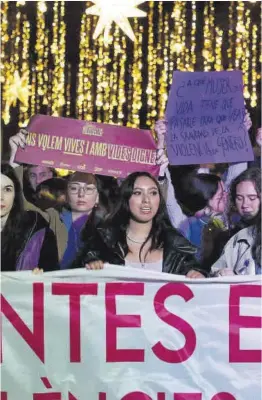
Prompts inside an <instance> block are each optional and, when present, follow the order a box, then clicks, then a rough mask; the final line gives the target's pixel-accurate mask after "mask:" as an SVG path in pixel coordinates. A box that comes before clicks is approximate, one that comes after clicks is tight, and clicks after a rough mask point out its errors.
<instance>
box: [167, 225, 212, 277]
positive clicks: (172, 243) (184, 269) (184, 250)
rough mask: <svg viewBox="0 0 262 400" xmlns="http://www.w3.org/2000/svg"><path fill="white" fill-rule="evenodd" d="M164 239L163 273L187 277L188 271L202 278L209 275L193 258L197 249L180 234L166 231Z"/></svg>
mask: <svg viewBox="0 0 262 400" xmlns="http://www.w3.org/2000/svg"><path fill="white" fill-rule="evenodd" d="M165 238H166V239H165V245H164V264H165V267H164V272H169V273H173V274H178V275H187V273H188V272H189V271H191V270H194V271H198V272H200V273H201V274H203V275H204V276H208V275H209V270H208V268H205V266H204V265H201V264H200V263H199V262H198V261H197V259H196V258H195V255H196V253H197V248H196V247H195V246H193V245H192V243H190V242H189V241H188V240H187V239H186V238H185V237H184V236H183V235H182V234H181V233H180V232H178V231H176V230H174V229H171V230H170V229H168V230H167V231H166V233H165Z"/></svg>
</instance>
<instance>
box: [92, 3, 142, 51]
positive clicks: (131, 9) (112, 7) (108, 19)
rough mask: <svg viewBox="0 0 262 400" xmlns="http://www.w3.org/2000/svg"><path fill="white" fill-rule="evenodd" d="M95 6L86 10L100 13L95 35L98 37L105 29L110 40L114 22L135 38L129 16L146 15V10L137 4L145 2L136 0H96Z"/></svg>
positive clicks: (106, 36) (107, 38) (105, 35)
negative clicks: (140, 8) (139, 7)
mask: <svg viewBox="0 0 262 400" xmlns="http://www.w3.org/2000/svg"><path fill="white" fill-rule="evenodd" d="M93 3H94V4H95V5H94V6H92V7H90V8H88V9H87V10H86V14H87V15H98V16H99V20H98V23H97V26H96V29H95V32H94V35H93V38H94V39H96V38H97V37H98V36H99V35H100V34H101V33H102V31H103V30H105V31H104V40H105V42H106V43H108V41H109V31H110V28H111V25H112V23H113V22H115V23H116V24H117V25H118V26H119V28H121V29H122V31H124V33H125V34H126V35H127V36H128V37H129V38H130V39H131V40H133V41H134V40H135V35H134V32H133V30H132V28H131V25H130V23H129V21H128V19H127V18H128V17H145V16H146V15H147V14H146V12H144V11H141V10H139V9H138V8H136V6H137V5H139V4H141V3H144V2H143V1H136V0H96V1H93Z"/></svg>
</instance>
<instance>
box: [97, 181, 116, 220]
mask: <svg viewBox="0 0 262 400" xmlns="http://www.w3.org/2000/svg"><path fill="white" fill-rule="evenodd" d="M96 179H97V181H98V185H99V202H100V203H101V204H103V206H104V207H105V208H106V210H108V212H112V211H113V210H114V208H115V203H116V202H117V200H118V196H119V186H118V183H117V180H116V178H113V177H112V176H104V175H96Z"/></svg>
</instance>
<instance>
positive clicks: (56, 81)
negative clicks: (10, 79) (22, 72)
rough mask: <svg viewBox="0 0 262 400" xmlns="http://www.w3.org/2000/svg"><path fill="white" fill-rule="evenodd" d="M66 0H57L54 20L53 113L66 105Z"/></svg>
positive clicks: (52, 49) (52, 47)
mask: <svg viewBox="0 0 262 400" xmlns="http://www.w3.org/2000/svg"><path fill="white" fill-rule="evenodd" d="M64 16H65V2H64V1H55V4H54V22H53V43H52V46H51V52H52V55H53V61H54V70H53V77H52V115H54V116H59V115H62V113H63V106H64V105H65V34H66V26H65V22H64Z"/></svg>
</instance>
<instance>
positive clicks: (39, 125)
mask: <svg viewBox="0 0 262 400" xmlns="http://www.w3.org/2000/svg"><path fill="white" fill-rule="evenodd" d="M27 129H28V131H29V135H28V137H27V146H26V148H25V149H21V148H19V149H18V151H17V154H16V161H17V162H19V163H28V164H33V165H44V166H48V167H53V168H63V169H71V170H76V171H83V172H84V171H86V172H90V173H95V174H101V175H109V176H115V177H122V178H124V177H126V176H127V175H128V174H130V173H131V172H135V171H147V172H149V173H151V174H152V175H155V176H157V175H158V174H159V166H157V165H156V162H155V161H156V144H155V142H154V139H153V137H152V135H151V133H150V131H147V130H142V129H133V128H126V127H123V126H118V125H109V124H100V123H94V122H86V121H81V120H75V119H71V118H60V117H50V116H46V115H36V116H34V117H33V118H32V119H31V120H30V123H29V125H28V128H27Z"/></svg>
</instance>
